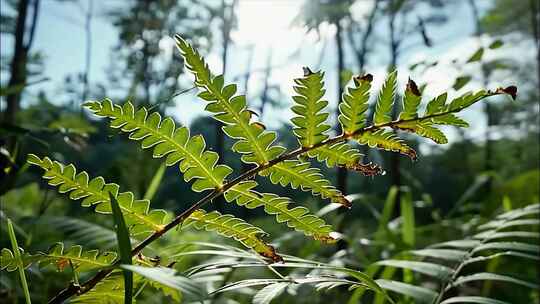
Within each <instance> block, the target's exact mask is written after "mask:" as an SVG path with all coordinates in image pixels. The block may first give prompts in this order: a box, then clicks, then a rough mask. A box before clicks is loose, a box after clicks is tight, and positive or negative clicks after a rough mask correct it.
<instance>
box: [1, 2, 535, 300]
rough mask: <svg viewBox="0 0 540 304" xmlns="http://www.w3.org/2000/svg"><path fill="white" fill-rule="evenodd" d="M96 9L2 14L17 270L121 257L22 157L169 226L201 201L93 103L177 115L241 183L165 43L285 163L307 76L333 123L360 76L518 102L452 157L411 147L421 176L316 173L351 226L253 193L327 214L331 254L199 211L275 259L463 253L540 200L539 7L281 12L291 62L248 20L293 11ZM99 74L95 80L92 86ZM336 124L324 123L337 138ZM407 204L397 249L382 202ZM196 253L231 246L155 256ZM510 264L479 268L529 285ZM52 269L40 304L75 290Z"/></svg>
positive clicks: (455, 143)
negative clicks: (455, 248)
mask: <svg viewBox="0 0 540 304" xmlns="http://www.w3.org/2000/svg"><path fill="white" fill-rule="evenodd" d="M104 2H105V1H96V0H72V1H68V0H64V1H61V0H41V1H40V0H18V1H17V0H2V2H1V14H2V15H1V18H2V19H1V35H2V36H1V40H2V43H0V44H1V66H0V67H1V70H0V73H1V74H0V75H1V93H0V95H1V108H2V122H1V129H0V131H1V133H0V141H1V142H0V144H1V148H0V149H1V151H0V152H1V153H0V168H2V170H1V172H0V181H1V182H0V195H1V196H0V200H1V202H2V205H1V210H0V216H1V236H2V238H1V240H0V242H1V245H2V248H4V247H7V248H11V244H10V240H9V238H8V237H7V236H8V228H7V218H10V219H11V220H12V221H13V222H14V232H15V234H16V236H17V239H18V240H19V245H20V246H21V247H23V248H24V249H25V250H26V251H28V252H38V251H45V250H47V249H48V247H49V246H50V244H53V243H55V242H58V241H62V242H63V243H64V244H65V245H66V247H69V245H71V244H81V245H84V246H85V248H88V249H92V248H100V249H107V248H109V249H111V248H115V247H116V236H115V233H114V231H113V230H112V227H113V220H112V218H110V217H102V216H96V215H95V213H93V212H88V209H85V208H80V206H79V205H78V204H76V203H73V202H70V201H69V200H68V199H67V198H66V197H65V196H63V195H60V194H57V193H56V191H55V190H54V189H52V188H51V187H50V186H48V185H46V183H44V182H43V181H42V180H41V178H40V174H41V172H39V171H38V170H37V169H35V168H29V167H28V165H26V159H27V155H28V154H29V153H34V154H37V155H40V156H46V155H48V156H49V157H51V158H54V159H56V160H59V161H61V162H63V163H66V164H67V163H75V164H77V167H78V168H81V169H84V170H86V171H88V172H89V173H91V175H92V176H98V175H99V176H103V177H104V178H105V179H106V180H108V181H114V182H116V183H118V184H120V185H122V188H123V189H126V190H129V191H133V192H134V194H135V196H136V197H147V198H152V207H153V208H163V209H166V210H168V211H170V213H171V214H179V213H180V212H181V211H183V210H185V209H186V208H188V207H189V204H190V203H191V202H194V201H196V200H197V199H199V198H200V197H201V195H200V194H198V193H195V192H192V191H191V190H190V186H189V184H187V183H185V182H184V181H183V179H182V178H181V177H180V176H179V174H178V170H177V169H176V168H166V169H165V168H164V167H162V166H161V165H160V164H161V162H160V161H159V160H154V159H152V154H151V152H148V151H146V152H141V151H140V149H138V147H137V143H134V142H130V141H128V140H127V138H126V137H125V136H120V135H119V134H118V133H117V132H116V131H113V130H112V129H110V128H108V126H107V124H106V123H105V122H104V121H103V120H98V119H95V117H94V116H92V115H90V113H89V112H87V111H85V110H83V108H82V107H81V105H82V103H83V102H84V101H87V100H90V99H92V100H96V99H101V98H103V97H105V96H108V97H111V98H114V99H115V100H121V101H122V102H123V101H124V100H131V101H132V102H133V103H134V104H135V105H137V106H146V107H149V108H152V109H153V110H157V111H159V112H160V113H163V114H165V113H166V114H169V115H172V116H174V117H176V118H177V119H178V122H179V123H180V122H182V123H184V124H189V126H190V129H191V131H192V133H195V134H202V135H203V136H204V137H205V139H206V142H207V145H208V146H209V148H210V149H212V150H213V151H216V152H217V153H218V154H219V155H220V159H221V160H222V161H223V162H225V163H227V164H228V165H230V166H231V167H233V168H234V169H235V170H236V171H242V170H246V169H247V167H246V166H245V165H243V164H241V162H240V160H239V158H238V155H237V154H235V153H233V152H232V151H231V146H232V144H233V142H232V141H231V140H230V139H228V138H226V137H225V136H224V135H223V133H222V131H221V129H220V127H221V126H220V125H219V124H218V123H216V122H215V121H214V120H212V119H211V118H209V117H207V116H206V115H207V114H204V113H203V111H202V108H203V107H202V106H198V104H202V102H200V100H197V99H196V97H195V96H196V94H195V91H196V90H193V88H192V83H191V78H190V77H189V76H187V73H186V71H185V70H184V65H183V62H182V59H181V57H180V56H179V54H178V52H177V51H176V50H175V49H174V44H173V43H171V41H172V37H173V36H174V34H175V33H180V34H181V35H182V36H183V37H184V38H186V39H188V40H189V41H190V42H192V43H194V44H195V46H196V47H197V48H198V49H199V50H201V51H202V52H203V53H204V54H205V56H206V57H207V58H209V62H210V65H211V67H212V69H213V70H215V71H221V72H222V73H223V74H224V75H225V78H226V79H227V82H231V81H234V82H236V83H238V84H239V90H240V91H241V92H243V93H245V94H246V95H247V100H248V103H249V107H250V108H253V109H256V112H257V114H258V116H259V119H260V120H262V121H263V122H265V124H266V125H267V126H268V127H269V128H271V129H275V130H276V131H278V133H279V135H280V139H281V142H280V143H281V144H283V145H284V146H286V147H288V148H293V147H294V145H295V144H296V139H295V137H294V134H293V132H292V131H291V130H292V126H291V125H289V124H288V118H290V117H291V116H292V113H291V112H287V111H284V110H283V109H288V108H289V107H290V105H291V104H292V102H293V101H292V99H291V98H290V96H291V94H290V93H291V89H290V88H291V87H292V79H293V78H298V77H300V76H301V72H302V71H301V68H300V67H301V66H303V65H307V66H309V67H310V68H311V69H312V70H318V69H323V70H325V71H327V74H326V78H327V83H328V84H329V86H328V90H327V92H326V98H327V99H328V100H329V101H330V107H331V108H332V109H333V111H336V108H337V107H336V105H337V103H336V100H338V96H341V95H342V93H343V91H344V87H345V85H347V81H348V80H349V79H350V76H351V75H353V74H354V75H356V74H362V73H366V72H370V73H372V74H374V75H375V83H376V85H374V86H377V85H378V84H380V83H381V82H382V77H383V76H384V75H385V74H386V71H387V70H391V69H392V68H394V67H395V68H397V69H398V70H399V74H400V75H401V76H400V78H399V83H400V87H404V86H405V83H406V80H407V76H409V75H410V77H411V78H413V79H415V80H417V82H418V84H419V87H420V88H421V89H422V90H424V94H426V95H428V96H435V95H437V94H438V93H441V92H443V91H447V90H450V92H452V93H455V95H457V94H459V93H462V92H465V91H467V90H469V89H475V88H479V87H487V88H495V87H497V86H507V85H517V86H518V88H519V94H518V99H517V100H516V101H515V102H511V101H509V100H508V99H505V98H501V97H491V100H489V102H486V103H482V105H478V106H475V107H474V108H473V109H471V110H470V111H469V114H467V115H468V116H467V118H468V120H469V121H470V122H471V123H472V127H471V129H470V130H468V131H467V132H464V131H461V130H457V128H456V129H454V128H452V127H448V128H447V129H446V131H448V132H449V133H450V134H451V135H452V136H451V137H450V141H449V143H448V144H446V145H442V146H436V145H433V144H430V143H428V142H427V141H423V140H422V139H418V138H413V137H411V138H410V139H411V141H410V144H411V146H413V147H415V148H417V150H418V151H420V153H419V160H418V161H416V162H411V161H409V160H408V159H406V158H403V157H400V156H398V155H397V154H392V153H386V152H379V151H375V150H369V151H368V150H367V149H365V150H363V152H365V154H366V159H367V160H368V161H374V162H376V163H378V164H380V165H382V166H383V167H384V168H385V170H386V172H387V174H386V175H384V176H376V177H365V176H362V175H360V174H358V173H354V172H353V173H351V172H346V171H344V170H341V169H339V170H335V169H328V168H326V167H324V166H321V170H323V171H324V173H325V175H326V176H328V177H329V178H330V179H331V181H332V182H333V184H334V185H336V186H337V187H338V188H339V189H340V190H342V191H343V192H345V193H347V194H349V195H350V198H351V199H352V200H353V208H352V209H351V210H349V211H347V212H340V211H338V210H336V208H332V207H331V206H332V205H328V203H327V202H325V201H323V200H320V199H319V198H318V197H313V196H312V195H311V194H310V193H309V192H302V191H300V190H291V189H289V188H282V187H277V186H275V185H272V184H271V183H269V182H268V181H266V180H265V179H260V180H259V179H257V181H258V182H260V184H262V185H263V187H262V188H264V190H265V191H266V192H272V193H276V194H279V195H283V196H287V197H290V198H291V199H292V200H293V201H294V202H297V203H298V204H301V205H304V206H306V207H309V208H310V209H311V210H312V211H316V210H321V211H320V212H319V214H320V215H321V216H324V218H325V219H326V220H327V222H328V223H331V224H332V225H333V227H334V229H336V230H337V231H339V232H340V233H341V234H342V236H343V238H342V241H340V242H338V243H336V244H322V243H319V242H316V241H314V240H311V239H306V238H305V237H303V236H302V235H301V234H299V233H297V232H291V231H290V230H286V229H285V228H284V226H283V225H275V223H274V220H273V219H272V218H271V217H265V216H263V212H262V211H261V210H248V209H245V208H237V207H235V206H233V205H232V204H226V203H225V202H224V201H223V200H216V201H214V203H213V204H212V205H211V206H209V207H208V209H209V210H218V211H220V212H222V213H225V212H226V213H231V214H234V215H236V216H239V217H241V218H243V219H245V220H247V221H249V222H250V223H253V224H256V225H257V226H260V227H263V228H264V229H265V231H267V232H269V233H270V234H271V235H272V243H273V244H275V245H276V247H277V248H279V251H280V252H282V253H286V254H289V255H294V256H297V257H301V258H306V259H311V260H317V261H321V262H327V263H331V264H334V265H337V266H346V267H349V268H352V269H357V270H362V271H364V270H365V269H366V267H367V266H368V265H370V264H371V263H373V262H376V261H378V260H381V259H387V258H389V257H394V256H396V254H398V253H400V252H402V251H404V250H410V249H418V248H423V247H425V246H427V245H430V244H433V243H439V242H444V241H447V240H456V239H461V238H463V237H466V236H468V235H471V233H472V231H473V230H472V227H474V226H476V225H477V224H479V223H483V222H485V221H486V220H487V219H489V218H492V217H493V216H494V215H496V214H499V213H501V212H503V211H509V210H512V209H516V208H520V207H524V206H526V205H529V204H531V203H537V202H538V200H539V192H540V189H539V188H540V170H539V168H540V164H539V157H538V155H539V154H540V145H539V136H540V134H539V132H540V127H539V111H540V108H539V102H538V100H539V98H540V93H539V87H540V68H539V66H538V64H539V63H540V44H539V20H538V18H539V17H538V16H539V5H538V3H537V1H534V0H523V1H512V0H492V1H491V0H486V1H478V0H455V1H437V0H414V1H413V0H403V1H401V0H357V1H353V0H348V1H346V0H344V1H341V0H340V1H337V0H336V1H322V0H320V1H319V0H317V1H305V2H302V1H292V0H291V1H290V3H296V4H289V5H290V7H288V6H287V9H288V10H292V11H293V14H291V15H292V16H293V17H294V18H292V19H291V20H286V23H287V25H288V26H290V30H291V31H292V32H294V31H299V32H301V33H302V37H306V38H305V40H303V43H302V44H300V45H299V46H297V45H290V46H289V45H286V44H283V43H280V39H282V37H279V36H275V34H276V32H272V31H271V30H268V29H269V28H271V26H268V25H265V24H263V22H262V21H261V22H257V17H259V18H260V20H267V19H263V17H262V16H263V15H264V14H265V11H264V8H265V7H267V6H265V5H269V4H268V3H271V5H275V6H277V7H279V6H283V5H284V4H283V2H288V1H281V0H276V1H267V2H268V3H266V4H265V3H262V2H263V1H248V0H246V1H243V0H239V1H237V0H233V1H225V0H223V1H194V0H189V1H172V0H159V1H146V0H140V1H107V4H105V3H104ZM113 2H114V3H113ZM259 2H261V3H259ZM264 2H266V1H264ZM111 3H112V4H111ZM246 7H252V8H254V9H252V10H249V9H246ZM258 7H259V8H258ZM73 12H75V13H73ZM271 12H272V11H271V10H269V11H267V12H266V14H271ZM456 12H459V13H461V15H459V14H457V13H456ZM51 16H53V17H52V18H51ZM254 16H255V17H254ZM276 18H277V17H276ZM51 19H56V23H52V24H53V25H54V26H56V27H57V28H54V27H46V26H51V21H50V20H51ZM253 19H255V21H251V23H249V22H248V21H249V20H253ZM47 20H48V21H47ZM243 20H244V21H243ZM245 20H248V21H245ZM456 20H457V21H456ZM42 21H47V23H42ZM59 27H72V28H73V29H70V30H69V32H70V33H71V34H70V36H71V35H73V36H76V35H77V36H80V37H79V39H77V40H75V38H72V37H70V36H63V35H62V36H60V35H55V34H54V32H55V31H57V29H58V31H59V32H61V30H60V29H59ZM103 29H107V30H109V31H110V32H106V31H105V32H104V31H103ZM246 33H248V34H246ZM40 35H42V37H40ZM243 35H244V36H243ZM246 37H247V38H246ZM252 37H255V38H252ZM260 37H263V38H260ZM250 39H251V40H250ZM289 40H290V39H289ZM62 41H63V42H62ZM66 41H67V43H66ZM71 41H73V42H71ZM75 41H76V42H75ZM264 41H269V42H268V43H265V42H264ZM287 41H288V40H287ZM55 44H59V45H61V46H63V47H64V49H63V50H62V51H61V52H60V54H56V53H54V52H53V51H51V49H55V47H54V46H55ZM67 47H69V48H67ZM109 48H110V49H109ZM70 56H73V58H76V60H77V62H75V63H76V66H74V67H72V66H70V68H69V69H67V68H65V67H62V66H61V65H62V60H64V61H65V63H64V64H65V65H70V64H71V63H72V60H71V59H70ZM58 57H61V58H60V60H59V59H58ZM104 58H106V59H104ZM49 60H51V61H52V60H54V64H51V63H50V62H48V61H49ZM278 60H279V61H278ZM59 63H60V64H59ZM96 63H100V64H101V65H102V66H103V67H105V71H104V72H103V71H98V70H97V68H96V67H95V66H97V64H96ZM104 63H105V64H104ZM62 73H66V74H65V75H63V74H62ZM58 75H60V77H59V76H58ZM424 84H427V86H425V87H424V86H423V85H424ZM400 91H401V90H400ZM336 117H337V116H334V117H331V118H332V119H333V120H334V121H335V119H336ZM361 149H362V147H361ZM391 189H394V190H391ZM397 189H399V190H400V191H397ZM392 191H393V192H392ZM407 199H408V200H410V201H411V203H412V205H413V207H414V222H413V227H412V229H413V230H412V231H413V232H414V233H412V234H408V235H407V234H406V233H405V232H403V231H404V228H403V227H404V218H403V216H402V214H403V213H402V211H403V210H400V206H401V204H394V208H393V210H390V212H388V214H385V213H384V212H383V211H384V210H383V209H384V207H385V206H388V203H387V202H389V201H390V202H393V201H396V202H401V201H403V200H407ZM380 227H384V229H382V230H381V228H380ZM534 229H535V230H534V231H535V232H537V231H538V230H537V228H534ZM411 235H413V237H411ZM190 241H207V242H211V243H216V244H229V245H233V246H236V244H235V243H234V242H232V241H229V240H226V239H223V238H221V237H219V236H217V235H215V234H213V233H210V232H201V231H196V230H183V231H182V232H181V233H169V234H167V236H166V238H165V239H164V240H162V241H161V242H159V243H157V244H155V246H156V249H157V248H168V246H171V245H175V244H178V243H180V242H190ZM186 250H187V249H186ZM210 258H211V257H208V256H203V255H197V256H194V257H193V256H188V257H182V258H180V259H178V261H177V263H176V264H175V265H174V267H175V268H177V269H180V270H185V269H187V268H188V267H190V266H193V265H196V264H198V263H201V262H202V261H207V260H208V259H210ZM503 259H508V258H507V257H501V258H497V259H494V260H491V261H489V262H486V263H483V264H482V265H481V266H478V267H479V268H482V267H483V269H491V270H495V269H496V270H497V271H498V272H502V273H511V274H516V275H518V276H519V277H521V278H523V279H528V280H529V281H533V282H538V278H537V276H538V271H537V270H538V269H537V268H535V267H528V266H530V263H531V262H530V261H527V260H515V261H513V262H512V265H511V266H505V264H504V263H502V260H503ZM500 265H502V266H500ZM505 267H506V268H505ZM57 268H58V265H52V266H49V267H45V268H39V267H37V266H35V265H34V266H32V267H30V268H29V270H28V271H27V274H26V275H27V279H28V281H29V285H30V291H31V298H32V299H33V301H34V302H36V303H41V302H45V301H46V300H47V299H50V298H51V297H52V296H54V294H56V293H57V292H58V291H59V290H61V289H62V288H64V287H65V286H66V282H68V281H70V280H72V279H73V278H72V276H71V274H70V273H69V272H66V271H64V272H58V271H56V270H57ZM264 271H265V270H264V269H259V270H256V271H254V270H253V269H250V270H248V271H244V270H243V269H238V270H235V271H230V272H227V273H223V274H217V279H216V280H215V281H213V282H212V284H214V286H216V287H219V286H222V285H226V284H227V283H230V282H234V281H237V280H240V279H246V278H251V277H256V276H262V275H263V274H264ZM475 271H480V270H475ZM403 275H404V276H406V275H407V272H404V273H403ZM36 286H39V287H36ZM470 288H471V289H472V290H473V291H474V292H473V293H476V294H479V295H480V294H481V295H485V296H492V297H494V298H498V299H501V300H505V301H507V302H509V303H538V301H539V296H538V292H537V291H534V290H531V289H528V288H525V287H515V286H512V285H509V286H508V285H504V284H500V283H479V284H476V285H475V284H473V285H471V286H470ZM518 288H519V289H518ZM345 290H346V289H345ZM518 290H519V291H518ZM352 295H353V293H352V292H351V293H348V292H344V290H343V289H339V288H338V289H332V290H330V291H327V292H324V293H323V292H315V291H314V289H313V288H312V287H309V286H302V287H300V288H297V289H295V290H292V289H289V290H288V291H287V292H285V293H283V294H282V295H281V296H280V300H278V301H279V303H323V302H326V303H345V302H346V301H351V303H354V301H356V298H354V297H353V298H351V296H352ZM165 297H167V295H164V294H163V293H162V292H160V291H157V290H156V289H152V288H147V289H144V290H143V292H142V293H141V294H140V295H138V300H139V301H140V302H142V303H160V302H161V301H164V300H163V299H164V298H165ZM251 297H252V296H250V295H249V294H248V293H233V292H230V293H223V294H220V295H218V296H216V297H215V298H214V299H213V300H212V302H214V303H221V302H223V303H235V301H236V302H240V303H245V302H249V299H251ZM0 298H1V299H3V300H4V301H6V302H7V303H16V302H21V301H23V299H24V293H23V292H22V290H21V289H20V284H19V282H18V274H17V273H16V272H13V273H7V272H5V271H2V272H1V281H0ZM169 299H170V298H169ZM409 301H413V300H411V299H409Z"/></svg>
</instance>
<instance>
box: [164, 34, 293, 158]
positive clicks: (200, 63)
mask: <svg viewBox="0 0 540 304" xmlns="http://www.w3.org/2000/svg"><path fill="white" fill-rule="evenodd" d="M175 38H176V45H177V47H178V49H179V50H180V53H181V55H182V56H183V57H184V61H185V65H186V67H187V69H188V70H189V71H191V73H192V74H193V75H194V76H195V85H196V86H197V87H199V88H200V89H201V93H200V94H199V97H200V98H202V99H203V100H206V101H208V105H207V106H206V110H207V111H209V112H211V113H214V117H215V119H217V120H219V121H221V122H223V123H224V124H225V127H224V128H223V131H224V132H225V133H226V134H227V135H228V136H229V137H231V138H234V139H236V140H237V142H236V143H235V144H234V146H233V150H234V151H236V152H238V153H240V154H242V157H241V160H242V161H243V162H245V163H251V164H266V163H268V162H269V161H270V160H271V159H273V158H276V157H278V156H279V155H281V154H282V153H283V152H284V151H285V148H283V147H280V146H272V143H273V142H274V141H275V140H276V137H277V135H276V133H275V132H269V131H266V130H265V129H264V127H263V126H262V125H261V124H260V123H257V122H251V116H252V112H251V111H249V110H248V109H247V103H246V98H245V96H243V95H236V96H234V95H235V93H236V91H237V89H236V85H234V84H230V85H226V86H224V79H223V76H222V75H220V76H216V77H214V76H213V75H212V73H211V72H210V69H209V68H208V65H207V64H206V62H205V61H204V58H203V57H202V56H201V55H200V54H199V52H198V51H197V50H195V49H194V48H193V47H192V46H191V45H190V44H189V43H187V42H186V41H185V40H184V39H183V38H182V37H180V36H179V35H176V36H175ZM233 96H234V97H233Z"/></svg>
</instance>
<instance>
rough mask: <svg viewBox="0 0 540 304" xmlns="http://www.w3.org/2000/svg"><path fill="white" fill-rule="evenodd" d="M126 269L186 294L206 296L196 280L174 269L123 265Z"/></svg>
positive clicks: (199, 298)
mask: <svg viewBox="0 0 540 304" xmlns="http://www.w3.org/2000/svg"><path fill="white" fill-rule="evenodd" d="M120 267H122V269H124V270H128V271H129V272H134V273H137V274H139V275H141V276H143V277H145V278H147V279H150V280H152V281H156V282H158V283H160V284H163V285H165V286H168V287H170V288H173V289H175V290H179V291H181V292H182V293H183V294H185V295H186V296H189V297H191V298H193V299H196V300H199V301H203V300H204V299H205V298H206V292H205V291H204V289H203V288H202V286H200V285H199V284H197V283H196V282H195V281H194V280H192V279H190V278H187V277H184V276H182V275H180V274H179V273H178V272H176V271H175V270H174V269H171V268H165V267H142V266H135V265H122V266H120Z"/></svg>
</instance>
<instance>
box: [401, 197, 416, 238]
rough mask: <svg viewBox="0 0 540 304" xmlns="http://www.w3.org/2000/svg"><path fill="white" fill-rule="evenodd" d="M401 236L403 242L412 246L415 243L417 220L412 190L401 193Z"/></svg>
mask: <svg viewBox="0 0 540 304" xmlns="http://www.w3.org/2000/svg"><path fill="white" fill-rule="evenodd" d="M400 197H401V201H400V206H401V208H400V209H401V219H402V224H401V225H402V226H401V237H402V239H403V242H404V243H405V244H407V245H409V246H411V247H413V246H414V244H415V231H414V230H415V220H414V205H413V201H412V194H411V191H402V193H401V196H400Z"/></svg>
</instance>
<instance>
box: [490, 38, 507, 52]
mask: <svg viewBox="0 0 540 304" xmlns="http://www.w3.org/2000/svg"><path fill="white" fill-rule="evenodd" d="M503 45H504V42H503V41H502V40H500V39H497V40H495V41H493V42H492V43H490V44H489V48H490V49H492V50H495V49H498V48H500V47H501V46H503Z"/></svg>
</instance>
